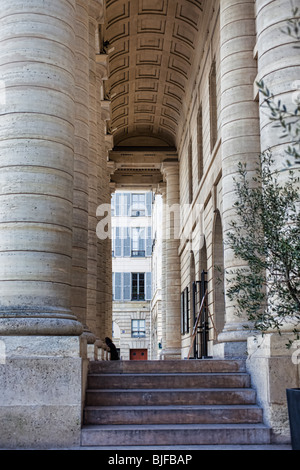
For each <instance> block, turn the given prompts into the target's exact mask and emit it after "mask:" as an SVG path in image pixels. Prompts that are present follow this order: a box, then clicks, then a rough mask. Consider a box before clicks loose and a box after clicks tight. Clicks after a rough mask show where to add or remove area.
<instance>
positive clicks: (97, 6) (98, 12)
mask: <svg viewBox="0 0 300 470" xmlns="http://www.w3.org/2000/svg"><path fill="white" fill-rule="evenodd" d="M89 14H90V16H91V17H92V18H93V19H95V20H96V22H97V23H98V24H103V23H104V19H105V4H104V0H89Z"/></svg>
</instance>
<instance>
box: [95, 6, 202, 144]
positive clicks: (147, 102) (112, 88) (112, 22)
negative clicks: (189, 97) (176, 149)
mask: <svg viewBox="0 0 300 470" xmlns="http://www.w3.org/2000/svg"><path fill="white" fill-rule="evenodd" d="M201 15H202V2H201V1H200V0H107V2H106V24H105V25H104V31H103V34H104V41H105V42H106V43H108V44H109V47H108V48H109V61H110V76H109V80H108V81H107V82H106V85H105V86H106V92H107V94H108V95H109V96H110V99H111V102H112V120H111V128H112V129H113V134H114V142H115V146H126V145H127V143H128V145H129V142H130V145H132V144H133V143H134V142H135V141H136V145H141V142H143V137H144V138H145V142H151V138H152V139H153V142H155V143H156V144H155V145H160V146H172V147H173V146H174V145H175V143H176V134H177V131H178V126H179V124H180V119H181V116H182V112H181V111H182V104H183V101H184V96H185V92H186V85H187V81H188V78H189V75H190V70H191V67H192V63H193V57H194V55H195V47H196V42H197V35H198V33H199V29H200V22H201ZM149 139H150V140H149Z"/></svg>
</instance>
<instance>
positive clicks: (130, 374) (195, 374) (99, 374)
mask: <svg viewBox="0 0 300 470" xmlns="http://www.w3.org/2000/svg"><path fill="white" fill-rule="evenodd" d="M223 375H225V376H226V377H229V376H231V375H234V376H236V375H237V376H245V375H246V376H248V375H249V374H248V372H234V371H232V372H146V373H143V374H142V373H140V374H137V373H135V372H128V373H126V374H121V373H119V372H107V373H106V372H91V373H89V377H120V378H124V376H126V377H170V376H175V377H177V376H179V377H185V376H187V377H199V376H208V377H211V376H223Z"/></svg>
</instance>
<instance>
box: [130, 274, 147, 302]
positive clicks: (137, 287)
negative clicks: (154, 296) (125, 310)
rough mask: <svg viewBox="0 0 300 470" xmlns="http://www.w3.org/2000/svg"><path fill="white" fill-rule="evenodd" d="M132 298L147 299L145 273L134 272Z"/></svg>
mask: <svg viewBox="0 0 300 470" xmlns="http://www.w3.org/2000/svg"><path fill="white" fill-rule="evenodd" d="M131 300H145V273H132V282H131Z"/></svg>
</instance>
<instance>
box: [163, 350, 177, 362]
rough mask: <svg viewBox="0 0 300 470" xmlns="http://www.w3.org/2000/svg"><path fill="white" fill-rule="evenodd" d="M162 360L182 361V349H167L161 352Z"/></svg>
mask: <svg viewBox="0 0 300 470" xmlns="http://www.w3.org/2000/svg"><path fill="white" fill-rule="evenodd" d="M160 358H161V359H162V360H163V361H171V360H179V359H181V349H179V348H166V349H164V350H163V351H162V352H161V354H160Z"/></svg>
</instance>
